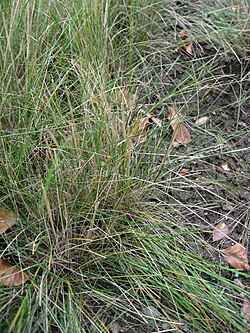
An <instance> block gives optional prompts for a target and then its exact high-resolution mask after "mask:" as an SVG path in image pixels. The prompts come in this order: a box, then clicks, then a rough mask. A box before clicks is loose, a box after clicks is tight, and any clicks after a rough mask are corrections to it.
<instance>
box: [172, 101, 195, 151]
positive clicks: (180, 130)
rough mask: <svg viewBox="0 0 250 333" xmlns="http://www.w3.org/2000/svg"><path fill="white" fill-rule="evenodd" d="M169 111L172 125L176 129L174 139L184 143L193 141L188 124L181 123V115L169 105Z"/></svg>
mask: <svg viewBox="0 0 250 333" xmlns="http://www.w3.org/2000/svg"><path fill="white" fill-rule="evenodd" d="M168 111H169V116H168V119H169V120H170V125H171V127H172V129H173V131H174V141H177V142H179V143H181V144H183V145H185V144H187V143H189V142H190V141H191V136H190V134H189V131H188V129H187V128H186V126H184V125H183V124H181V122H182V119H181V116H180V115H179V114H177V112H176V111H175V109H174V108H172V107H169V108H168Z"/></svg>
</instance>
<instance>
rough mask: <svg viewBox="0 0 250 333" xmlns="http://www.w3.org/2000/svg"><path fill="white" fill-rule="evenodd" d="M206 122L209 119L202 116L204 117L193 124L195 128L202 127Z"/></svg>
mask: <svg viewBox="0 0 250 333" xmlns="http://www.w3.org/2000/svg"><path fill="white" fill-rule="evenodd" d="M208 120H209V117H206V116H204V117H201V118H199V119H197V120H196V122H195V123H194V124H195V125H196V126H202V125H204V124H206V123H207V121H208Z"/></svg>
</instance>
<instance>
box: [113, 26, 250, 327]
mask: <svg viewBox="0 0 250 333" xmlns="http://www.w3.org/2000/svg"><path fill="white" fill-rule="evenodd" d="M169 33H170V35H173V34H175V33H176V32H175V31H170V32H169ZM216 52H218V50H215V48H214V47H213V46H212V45H208V44H199V45H194V50H193V55H192V56H190V55H187V54H186V53H185V52H182V51H179V52H175V53H172V54H171V55H168V57H166V58H165V63H164V59H161V62H160V63H161V68H160V69H159V66H158V70H157V72H154V73H153V72H152V73H151V74H152V76H150V75H149V76H148V77H147V76H144V77H143V78H142V81H143V82H144V84H143V88H141V90H139V94H140V96H145V95H146V96H147V98H146V101H145V105H146V109H147V108H148V109H150V108H151V107H152V105H155V104H157V102H158V101H160V100H161V99H162V98H164V96H166V94H168V93H169V92H170V91H171V89H174V88H175V87H176V86H178V83H179V82H180V79H183V75H185V73H187V71H188V70H189V69H190V67H191V63H192V61H193V59H194V58H197V59H198V58H199V59H200V60H199V61H200V64H202V61H203V60H202V59H204V64H206V63H207V62H208V59H209V58H211V59H212V58H213V57H214V55H215V54H216ZM182 60H183V61H182ZM151 61H152V62H153V63H154V61H155V63H157V62H158V63H159V59H152V60H151ZM171 63H172V64H175V65H174V66H173V67H169V64H171ZM153 65H154V64H152V67H154V66H153ZM249 73H250V61H249V58H247V57H245V59H244V58H242V59H241V61H240V62H239V60H237V59H236V57H235V56H234V55H231V56H228V57H226V58H225V61H223V62H221V60H220V62H218V63H216V69H215V70H213V77H209V74H208V77H207V78H205V79H204V80H203V81H204V82H203V87H200V89H198V90H199V92H198V93H197V94H194V93H193V92H190V91H187V92H185V90H184V91H183V92H182V93H180V94H179V95H178V96H176V95H175V96H174V97H171V94H170V98H169V99H167V101H166V106H162V105H160V106H159V107H157V108H155V109H154V112H155V114H156V115H157V116H158V117H159V118H161V119H163V120H167V116H168V112H167V105H168V106H174V107H176V108H179V109H182V110H184V112H185V111H186V114H187V118H186V119H187V121H186V123H185V124H186V125H187V127H188V128H190V131H191V136H192V141H191V143H190V144H188V145H187V146H179V147H175V148H172V150H171V151H170V154H169V161H170V165H171V163H172V162H173V161H176V160H178V163H177V165H176V166H175V167H174V168H173V175H174V176H175V177H173V178H174V180H172V177H171V186H169V191H166V193H165V198H161V200H165V201H166V202H167V204H166V205H169V206H170V207H173V206H174V207H175V211H174V214H175V215H176V213H177V214H178V215H179V217H180V225H179V228H180V229H188V228H194V227H195V228H197V237H198V236H199V239H201V240H202V241H203V244H204V243H206V244H207V246H200V245H199V246H197V247H196V246H194V248H193V251H194V252H195V253H198V254H199V256H201V257H202V258H204V259H208V260H210V261H212V262H214V263H216V264H219V265H222V266H226V267H228V263H227V262H226V261H225V260H224V258H223V256H222V255H221V253H220V251H219V250H221V249H225V248H227V247H229V246H231V245H234V244H236V243H240V244H242V245H243V246H244V247H245V249H246V251H247V253H248V259H249V262H250V243H249V234H250V135H249V127H250V98H249V92H250V74H249ZM155 75H156V76H158V77H159V82H155V81H154V87H153V89H152V87H151V88H150V80H151V78H152V77H153V76H155ZM210 75H211V74H210ZM242 77H245V80H244V81H243V80H242ZM215 78H219V80H216V79H215ZM247 78H248V79H247ZM208 86H209V87H208ZM203 116H207V117H209V120H208V121H207V122H206V123H205V124H203V125H201V126H195V125H194V123H195V121H196V120H197V119H199V118H201V117H203ZM167 139H170V136H168V138H167ZM182 156H183V158H182ZM187 156H188V158H187ZM225 163H226V165H227V166H228V170H225V169H226V167H225ZM175 164H176V163H175ZM172 165H174V163H173V164H172ZM223 165H224V166H223ZM183 168H185V169H187V170H186V171H185V173H182V170H183ZM178 175H179V176H178ZM168 181H169V180H167V179H166V183H167V182H168ZM180 184H181V185H180ZM183 217H184V218H183ZM222 222H224V223H225V224H227V226H228V227H229V235H228V237H225V238H224V239H222V240H220V241H218V242H213V241H212V231H213V229H214V227H215V226H216V225H218V224H219V223H222ZM189 250H190V249H189ZM221 274H224V276H225V277H227V278H231V279H234V278H235V276H234V275H232V273H229V272H225V271H223V272H221ZM208 279H210V277H208ZM240 281H241V283H243V284H244V285H245V286H246V287H248V288H249V287H250V279H249V278H246V277H244V276H240ZM126 322H127V321H126ZM111 331H112V333H121V332H123V333H134V332H137V333H150V332H157V328H156V327H155V326H154V325H151V326H147V325H143V324H140V323H136V322H135V321H133V325H131V326H130V327H127V326H126V325H125V324H124V323H123V322H122V321H121V322H119V323H116V326H114V327H113V328H112V329H111ZM177 331H178V330H177ZM179 332H188V330H187V328H185V327H182V328H180V330H179Z"/></svg>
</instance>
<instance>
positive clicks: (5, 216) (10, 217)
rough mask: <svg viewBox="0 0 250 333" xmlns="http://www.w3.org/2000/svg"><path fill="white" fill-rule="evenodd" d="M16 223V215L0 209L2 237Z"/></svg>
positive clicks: (0, 231) (0, 232)
mask: <svg viewBox="0 0 250 333" xmlns="http://www.w3.org/2000/svg"><path fill="white" fill-rule="evenodd" d="M15 222H16V217H15V216H14V214H12V213H10V212H7V211H6V210H4V209H3V208H0V235H1V234H3V233H4V232H5V231H6V230H7V229H9V228H10V227H12V226H13V224H15Z"/></svg>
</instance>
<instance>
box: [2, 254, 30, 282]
mask: <svg viewBox="0 0 250 333" xmlns="http://www.w3.org/2000/svg"><path fill="white" fill-rule="evenodd" d="M28 279H29V276H28V275H27V274H26V273H23V272H22V271H21V270H20V268H18V267H17V266H12V265H11V264H10V263H9V262H8V260H7V259H0V285H1V284H2V285H4V286H6V287H14V286H20V285H22V284H24V283H25V282H26V281H28Z"/></svg>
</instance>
